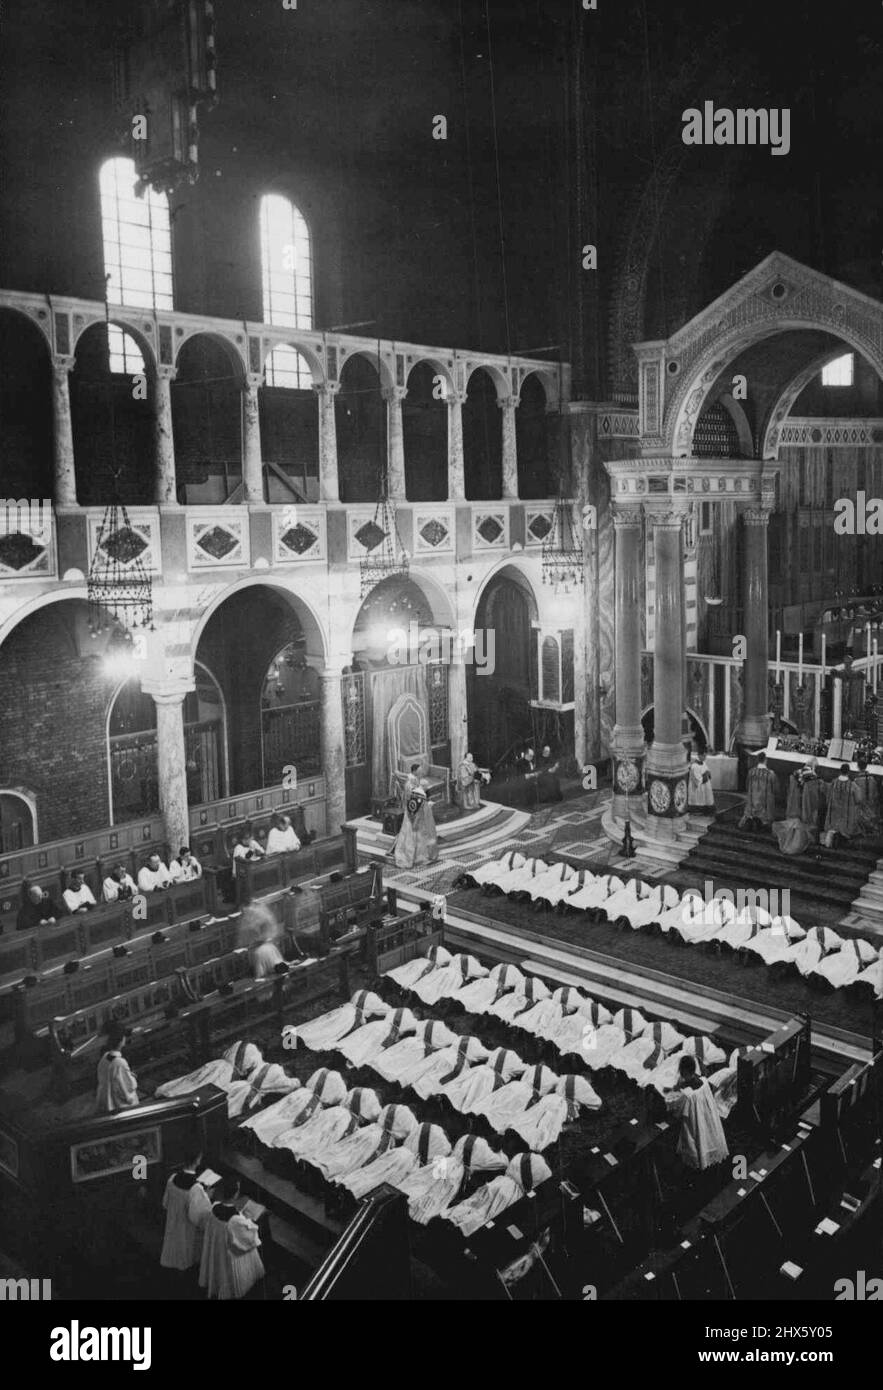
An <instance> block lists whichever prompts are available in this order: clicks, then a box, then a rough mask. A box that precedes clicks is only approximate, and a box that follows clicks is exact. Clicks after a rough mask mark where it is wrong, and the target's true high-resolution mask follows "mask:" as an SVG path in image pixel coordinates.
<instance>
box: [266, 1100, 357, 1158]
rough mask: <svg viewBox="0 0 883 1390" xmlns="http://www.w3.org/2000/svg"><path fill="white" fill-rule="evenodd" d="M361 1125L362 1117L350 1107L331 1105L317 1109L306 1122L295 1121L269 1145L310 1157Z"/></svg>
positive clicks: (323, 1151)
mask: <svg viewBox="0 0 883 1390" xmlns="http://www.w3.org/2000/svg"><path fill="white" fill-rule="evenodd" d="M358 1127H359V1122H358V1120H357V1119H356V1117H355V1115H354V1114H353V1112H352V1111H351V1110H350V1109H348V1107H347V1106H345V1105H330V1106H328V1107H327V1108H326V1109H323V1110H317V1111H316V1112H315V1113H314V1114H313V1116H312V1117H311V1118H310V1119H309V1120H307V1122H306V1124H294V1125H292V1127H291V1128H290V1129H286V1130H283V1131H282V1133H281V1134H277V1135H276V1136H275V1137H274V1139H273V1141H272V1144H271V1145H270V1146H269V1147H271V1148H273V1149H287V1150H288V1152H289V1153H290V1154H294V1157H295V1158H301V1159H309V1158H310V1157H311V1155H312V1154H322V1153H325V1151H326V1150H327V1149H328V1147H329V1146H330V1145H332V1144H336V1143H338V1141H339V1140H341V1139H344V1138H346V1137H347V1135H349V1134H352V1133H353V1131H354V1130H356V1129H358Z"/></svg>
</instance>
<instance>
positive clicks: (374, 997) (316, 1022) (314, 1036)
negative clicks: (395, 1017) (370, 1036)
mask: <svg viewBox="0 0 883 1390" xmlns="http://www.w3.org/2000/svg"><path fill="white" fill-rule="evenodd" d="M411 963H412V964H413V962H411ZM361 994H362V998H361V1000H360V1002H359V1003H358V1004H357V1003H356V1000H355V999H352V1000H350V1002H349V1003H348V1004H340V1005H339V1006H338V1007H337V1008H336V1009H331V1010H330V1012H329V1013H327V1014H320V1015H319V1017H318V1018H314V1019H311V1020H310V1022H309V1023H301V1024H298V1027H297V1040H298V1042H302V1043H303V1045H304V1047H308V1048H309V1049H310V1051H311V1052H328V1051H330V1049H331V1048H332V1047H333V1046H334V1044H335V1043H336V1042H339V1041H340V1039H341V1038H345V1037H346V1035H347V1033H350V1032H352V1030H353V1029H354V1028H356V1027H357V1026H358V1027H361V1026H362V1025H363V1024H364V1023H367V1022H368V1021H369V1020H370V1019H373V1018H386V1016H387V1014H390V1013H392V1009H391V1008H390V1007H389V1005H388V1004H385V1003H384V1002H383V1000H382V999H381V998H380V995H379V994H370V993H366V992H365V991H361ZM356 998H358V996H356Z"/></svg>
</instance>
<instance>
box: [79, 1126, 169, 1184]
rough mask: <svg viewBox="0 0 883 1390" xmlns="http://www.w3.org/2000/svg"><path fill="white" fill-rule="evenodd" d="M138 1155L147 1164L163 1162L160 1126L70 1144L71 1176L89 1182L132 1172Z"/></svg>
mask: <svg viewBox="0 0 883 1390" xmlns="http://www.w3.org/2000/svg"><path fill="white" fill-rule="evenodd" d="M136 1158H143V1159H144V1161H145V1162H146V1163H159V1162H161V1161H162V1129H161V1127H160V1126H159V1125H151V1126H150V1127H149V1128H145V1129H132V1130H129V1131H128V1132H127V1133H126V1134H114V1135H112V1136H109V1137H106V1138H103V1139H87V1140H85V1141H84V1142H83V1143H81V1144H71V1178H72V1179H73V1181H74V1182H90V1181H91V1180H92V1179H93V1178H105V1177H108V1176H109V1174H111V1173H131V1172H132V1170H133V1164H134V1161H135V1159H136Z"/></svg>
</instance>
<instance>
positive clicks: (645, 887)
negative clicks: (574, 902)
mask: <svg viewBox="0 0 883 1390" xmlns="http://www.w3.org/2000/svg"><path fill="white" fill-rule="evenodd" d="M652 893H653V884H652V883H645V882H644V881H643V880H642V879H639V878H630V879H629V880H628V881H627V882H626V883H624V884H623V886H622V888H619V889H617V891H616V892H615V893H611V895H610V896H609V897H608V898H605V900H604V902H602V903H601V904H600V906H599V908H598V911H599V912H600V914H601V916H602V917H606V918H607V921H608V922H616V921H618V920H619V918H620V917H625V918H626V920H628V917H629V913H630V912H633V911H634V910H635V908H636V907H637V906H638V904H639V903H642V902H644V900H645V899H647V898H649V897H650V896H651V894H652Z"/></svg>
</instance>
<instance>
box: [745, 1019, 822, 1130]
mask: <svg viewBox="0 0 883 1390" xmlns="http://www.w3.org/2000/svg"><path fill="white" fill-rule="evenodd" d="M811 1050H812V1026H811V1024H810V1022H809V1019H803V1020H798V1019H792V1021H791V1022H790V1023H786V1024H784V1025H783V1026H782V1027H781V1028H779V1029H777V1030H776V1032H775V1033H771V1034H770V1036H769V1037H768V1038H766V1039H765V1040H764V1041H763V1042H761V1043H759V1044H758V1045H757V1047H752V1048H750V1049H749V1050H748V1051H747V1052H744V1053H742V1054H740V1056H739V1059H738V1064H737V1071H736V1087H737V1097H738V1099H737V1104H738V1106H739V1111H740V1113H741V1114H742V1116H743V1117H744V1118H745V1119H747V1120H749V1121H753V1123H754V1124H755V1125H757V1127H758V1128H759V1129H760V1130H761V1131H763V1132H764V1133H769V1134H772V1132H773V1131H774V1130H777V1129H779V1128H780V1127H782V1126H783V1125H784V1127H785V1128H788V1119H789V1117H790V1116H792V1115H793V1114H794V1112H795V1111H796V1109H797V1108H799V1106H800V1105H801V1103H802V1102H804V1101H805V1099H806V1091H807V1088H808V1086H809V1083H810V1076H811Z"/></svg>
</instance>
